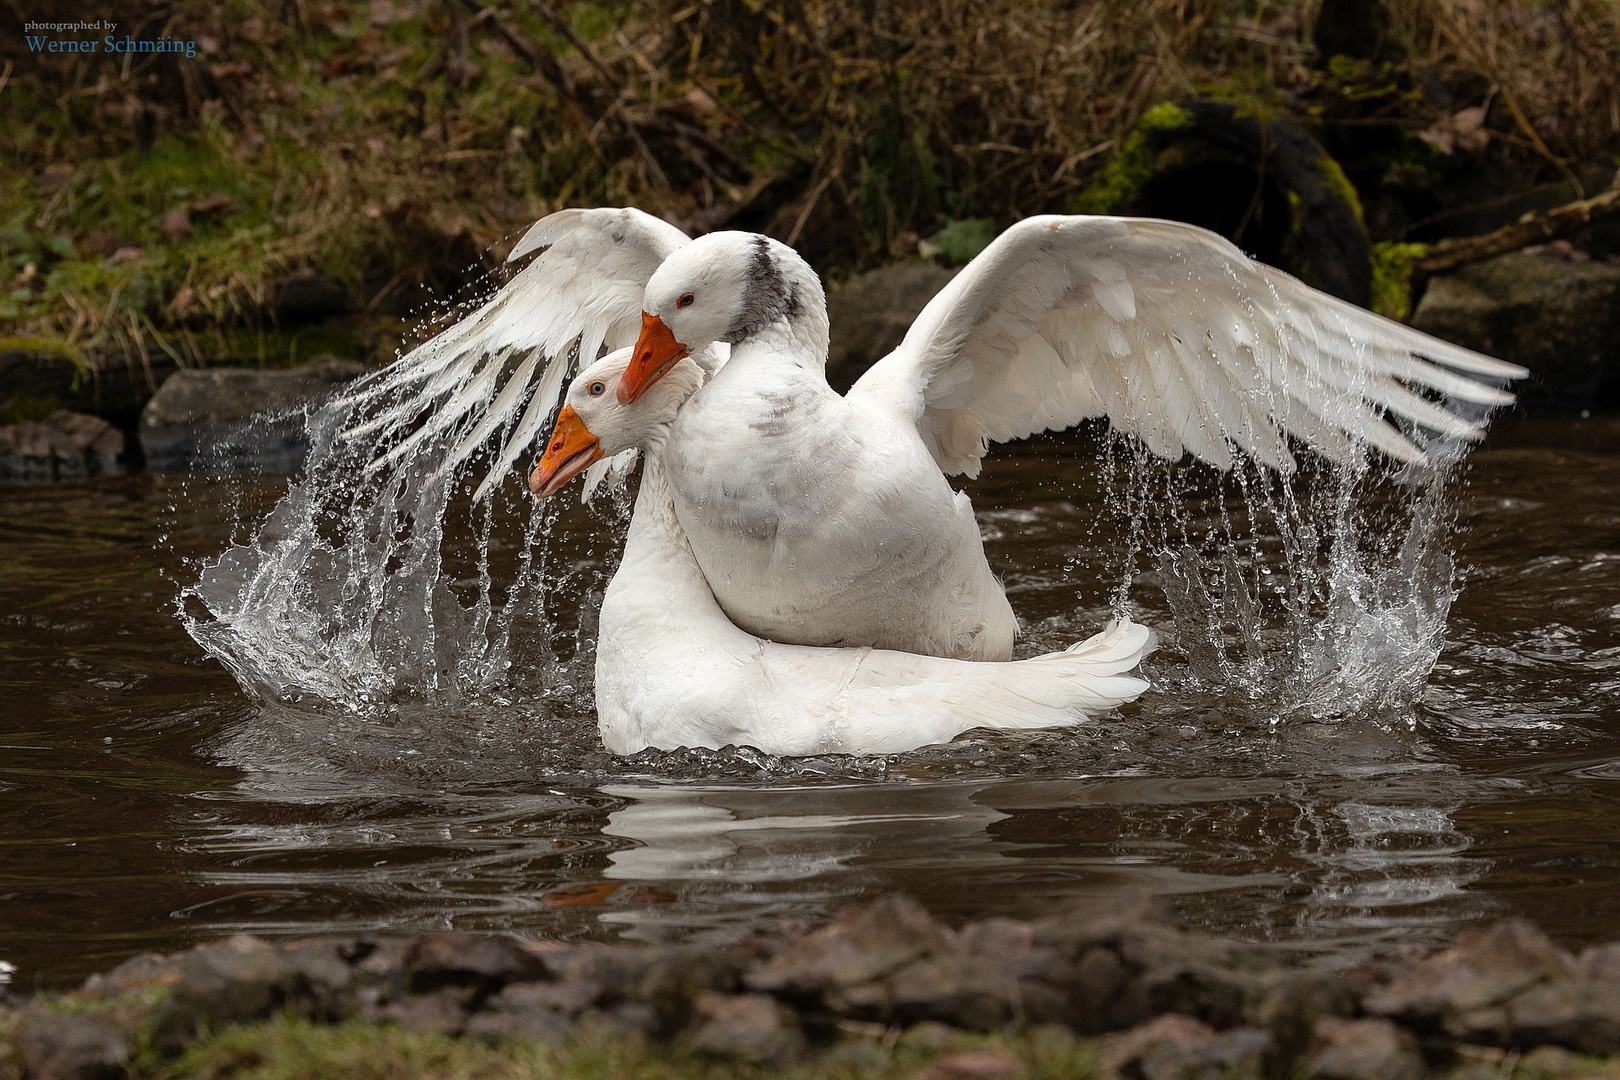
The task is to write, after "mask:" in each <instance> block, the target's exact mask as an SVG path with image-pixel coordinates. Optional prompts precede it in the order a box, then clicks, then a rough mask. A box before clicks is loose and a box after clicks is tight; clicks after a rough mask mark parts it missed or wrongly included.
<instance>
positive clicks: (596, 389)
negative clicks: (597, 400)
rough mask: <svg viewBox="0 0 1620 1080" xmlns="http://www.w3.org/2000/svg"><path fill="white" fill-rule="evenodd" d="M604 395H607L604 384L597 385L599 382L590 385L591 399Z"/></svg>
mask: <svg viewBox="0 0 1620 1080" xmlns="http://www.w3.org/2000/svg"><path fill="white" fill-rule="evenodd" d="M605 393H607V385H606V384H605V383H599V382H593V383H591V386H590V394H591V397H601V396H602V395H603V394H605Z"/></svg>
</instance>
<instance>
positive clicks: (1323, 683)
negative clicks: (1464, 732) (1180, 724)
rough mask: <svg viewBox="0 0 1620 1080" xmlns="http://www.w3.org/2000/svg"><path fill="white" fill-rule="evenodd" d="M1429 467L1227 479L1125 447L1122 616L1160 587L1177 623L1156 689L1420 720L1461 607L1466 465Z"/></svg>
mask: <svg viewBox="0 0 1620 1080" xmlns="http://www.w3.org/2000/svg"><path fill="white" fill-rule="evenodd" d="M1429 449H1430V452H1431V464H1427V465H1407V466H1402V467H1395V466H1392V465H1389V464H1388V463H1386V462H1382V461H1378V460H1373V459H1370V458H1369V457H1368V456H1366V455H1362V456H1361V457H1359V458H1357V459H1356V460H1355V461H1353V462H1352V463H1350V464H1346V465H1334V464H1331V463H1327V462H1324V461H1322V460H1320V459H1309V460H1306V461H1302V468H1301V469H1300V471H1299V472H1298V473H1296V474H1295V475H1293V476H1280V475H1278V474H1277V473H1275V472H1272V471H1269V470H1265V469H1262V468H1259V467H1256V466H1254V465H1252V464H1249V463H1241V462H1240V463H1239V464H1238V465H1236V466H1235V467H1234V468H1233V469H1232V470H1231V472H1230V473H1227V474H1225V475H1221V474H1217V473H1215V472H1214V470H1211V469H1209V468H1207V467H1204V466H1200V465H1197V464H1185V465H1176V466H1169V465H1165V464H1164V463H1163V462H1160V461H1156V460H1153V459H1151V458H1150V457H1149V456H1148V455H1146V454H1145V452H1143V451H1142V450H1141V449H1140V448H1139V447H1135V446H1128V447H1124V448H1122V447H1121V446H1120V444H1119V443H1116V444H1115V446H1114V448H1113V452H1112V453H1111V454H1110V458H1109V464H1107V465H1106V466H1105V469H1104V476H1105V480H1104V482H1105V483H1106V484H1107V485H1108V487H1109V489H1110V491H1111V492H1112V496H1111V499H1110V504H1111V509H1112V510H1113V512H1114V513H1115V514H1116V515H1118V516H1119V517H1120V518H1121V519H1122V520H1123V521H1125V522H1126V523H1127V524H1126V527H1125V532H1126V534H1127V538H1128V539H1127V543H1126V545H1125V551H1124V554H1123V555H1122V556H1121V557H1120V564H1119V565H1120V566H1121V567H1122V569H1121V570H1120V571H1119V576H1118V577H1117V578H1116V580H1118V581H1120V582H1121V584H1120V586H1119V588H1118V590H1117V591H1116V593H1115V598H1114V603H1115V606H1116V608H1123V607H1124V606H1125V605H1126V604H1127V602H1128V598H1129V596H1130V589H1131V586H1132V585H1133V584H1138V583H1139V584H1142V585H1156V586H1157V587H1158V588H1159V589H1160V590H1162V594H1163V599H1164V602H1165V603H1167V604H1168V608H1169V614H1170V617H1171V622H1172V625H1173V630H1172V633H1171V634H1170V635H1169V644H1170V645H1171V649H1170V650H1169V652H1170V654H1171V655H1172V656H1177V655H1179V659H1180V660H1181V665H1180V666H1179V667H1178V668H1173V669H1172V670H1170V671H1168V672H1166V673H1165V674H1166V675H1167V676H1168V678H1164V679H1161V680H1160V688H1161V689H1163V690H1166V691H1168V692H1170V693H1173V694H1183V695H1189V696H1191V695H1201V696H1204V697H1206V698H1209V699H1210V700H1220V699H1224V700H1228V701H1230V702H1231V703H1233V704H1237V705H1239V707H1240V711H1242V712H1243V713H1245V714H1247V715H1250V716H1256V717H1264V718H1266V719H1267V720H1268V721H1269V722H1270V723H1272V724H1276V723H1279V722H1282V721H1285V720H1289V719H1304V720H1327V719H1342V718H1351V717H1361V716H1370V717H1378V718H1384V719H1388V718H1392V717H1403V718H1405V719H1408V720H1409V719H1410V716H1411V706H1412V704H1413V703H1414V701H1415V700H1416V698H1417V696H1418V694H1419V693H1420V692H1421V691H1422V689H1423V686H1424V683H1425V681H1426V680H1427V678H1428V675H1429V672H1430V671H1431V670H1432V669H1433V667H1434V664H1435V662H1436V660H1437V659H1438V657H1439V655H1440V650H1441V646H1442V644H1443V642H1444V635H1445V627H1446V617H1447V614H1448V613H1449V611H1450V608H1451V603H1452V601H1453V600H1454V599H1455V597H1456V595H1457V586H1456V581H1455V579H1456V568H1455V565H1454V560H1453V557H1452V544H1451V539H1452V527H1453V523H1454V505H1453V501H1452V500H1451V499H1450V498H1449V497H1448V493H1449V492H1450V490H1451V487H1452V486H1453V484H1454V481H1455V479H1456V476H1457V473H1458V468H1457V464H1458V461H1459V460H1460V457H1461V454H1460V451H1459V449H1458V448H1456V447H1453V446H1450V445H1448V444H1444V443H1435V444H1432V445H1431V446H1430V448H1429Z"/></svg>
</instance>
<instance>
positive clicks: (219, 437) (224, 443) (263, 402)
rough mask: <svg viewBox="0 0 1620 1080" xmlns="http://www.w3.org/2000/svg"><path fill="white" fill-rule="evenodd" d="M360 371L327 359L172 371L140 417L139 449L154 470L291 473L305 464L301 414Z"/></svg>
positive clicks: (358, 367)
mask: <svg viewBox="0 0 1620 1080" xmlns="http://www.w3.org/2000/svg"><path fill="white" fill-rule="evenodd" d="M364 371H365V368H364V367H363V366H362V365H360V364H358V363H355V362H354V361H350V360H338V359H336V358H333V357H327V358H324V359H317V360H313V361H311V362H310V363H308V364H305V365H303V366H302V367H298V368H294V369H292V370H290V371H266V370H262V369H258V368H202V369H195V368H194V369H189V370H186V371H177V372H175V373H174V374H173V375H171V376H169V378H168V379H167V381H165V382H164V383H163V385H162V386H161V387H160V388H159V389H158V392H157V393H156V394H154V395H153V396H152V400H151V401H148V402H147V403H146V407H145V409H143V410H142V411H141V423H140V438H141V450H142V451H143V452H144V453H145V455H146V467H147V468H148V469H151V470H154V471H157V472H185V471H206V472H212V473H241V472H291V471H293V470H294V469H296V468H297V467H298V465H299V463H300V462H302V461H303V459H304V453H305V451H306V450H307V449H308V445H307V443H306V441H305V436H304V410H305V409H306V408H307V407H308V406H310V405H312V404H314V403H316V402H318V401H320V400H321V399H322V398H324V397H326V396H327V395H328V394H330V393H331V392H332V390H333V389H334V388H335V387H337V386H340V385H342V384H343V383H345V382H348V381H349V380H350V379H353V378H355V377H356V376H358V375H360V374H362V373H363V372H364Z"/></svg>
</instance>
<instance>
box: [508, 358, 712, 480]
mask: <svg viewBox="0 0 1620 1080" xmlns="http://www.w3.org/2000/svg"><path fill="white" fill-rule="evenodd" d="M632 355H633V350H631V349H620V350H618V351H617V352H611V353H608V354H607V355H606V356H604V357H602V358H601V359H600V360H598V361H596V363H594V364H592V365H590V366H589V367H587V368H585V369H584V370H583V371H581V372H580V373H579V374H578V375H576V376H574V381H573V382H571V383H569V384H568V392H567V394H565V395H564V397H563V407H562V409H561V411H559V412H558V413H557V419H556V422H555V423H553V424H552V426H551V435H550V436H549V437H548V438H547V439H546V449H545V452H544V453H542V454H541V455H540V461H539V462H538V463H537V464H536V465H535V467H534V471H533V472H531V473H530V474H529V490H530V491H532V492H534V493H535V495H537V496H539V497H540V498H542V499H545V498H549V497H550V496H552V495H555V494H556V493H557V492H558V491H559V490H561V489H562V487H563V485H565V484H567V483H568V481H570V480H572V479H573V478H574V477H576V476H578V475H579V474H580V473H582V472H584V471H585V470H586V469H587V468H589V467H590V466H591V464H592V463H593V462H596V461H599V460H601V459H602V458H604V457H609V456H611V455H613V454H617V453H620V452H621V451H624V450H629V449H631V448H632V447H640V448H642V449H646V450H653V449H656V448H657V447H658V446H659V445H660V444H661V443H662V442H663V439H664V436H665V435H666V434H668V432H669V426H670V424H672V423H674V422H675V414H676V413H677V412H679V411H680V408H681V406H682V405H684V404H686V399H687V398H689V397H691V396H692V395H693V394H694V393H696V392H697V388H698V387H699V386H701V385H702V384H703V372H702V370H701V369H700V368H699V367H698V366H697V365H696V364H695V363H693V362H692V361H690V360H685V359H678V360H677V361H676V362H675V363H673V364H671V366H670V368H669V369H668V370H667V371H666V372H665V373H664V376H663V377H662V378H661V379H660V380H659V381H658V385H657V386H653V387H649V388H648V389H647V391H646V392H645V393H643V394H642V396H641V397H640V398H638V399H637V400H635V401H633V402H631V401H623V400H620V396H619V386H620V382H621V380H622V379H623V378H624V374H625V369H626V368H628V367H629V366H630V363H631V358H632Z"/></svg>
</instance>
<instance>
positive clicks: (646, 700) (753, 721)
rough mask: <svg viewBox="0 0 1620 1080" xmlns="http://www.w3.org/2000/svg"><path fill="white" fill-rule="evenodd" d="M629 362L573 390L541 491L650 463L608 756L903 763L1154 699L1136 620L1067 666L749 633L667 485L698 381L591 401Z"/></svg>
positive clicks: (673, 379)
mask: <svg viewBox="0 0 1620 1080" xmlns="http://www.w3.org/2000/svg"><path fill="white" fill-rule="evenodd" d="M628 360H629V354H628V351H625V352H621V353H618V354H612V355H609V356H607V357H604V358H603V359H602V360H601V361H598V362H597V363H596V364H595V365H592V366H591V367H590V368H587V369H586V371H584V372H582V373H581V374H580V376H579V377H578V378H577V379H576V380H575V382H574V386H573V389H571V390H570V392H569V397H568V406H567V408H566V409H565V411H564V414H563V416H562V417H560V418H559V422H558V425H557V430H558V431H559V432H563V431H565V430H566V431H571V432H572V433H573V434H572V436H571V437H570V436H568V435H565V434H557V435H554V436H553V439H552V440H551V445H550V446H549V447H548V450H547V453H546V456H545V457H543V458H542V460H541V463H540V465H539V466H537V468H536V470H535V474H534V476H533V477H531V480H530V484H531V487H533V488H535V489H536V490H537V491H539V492H541V493H543V494H546V495H549V494H551V493H553V492H555V491H556V490H557V489H558V488H560V486H561V484H562V483H565V482H566V481H567V480H568V478H569V477H571V476H573V475H575V474H577V473H579V472H582V471H584V469H585V467H586V464H587V462H586V460H585V458H586V457H588V456H590V455H591V454H592V453H594V454H595V456H596V457H601V458H605V456H606V455H608V454H612V453H618V452H622V451H623V450H625V449H628V448H629V446H632V445H633V446H638V447H640V449H641V450H642V457H643V462H644V464H643V471H642V478H641V488H640V491H639V492H638V494H637V496H636V502H635V508H634V512H633V515H632V518H631V522H630V532H629V536H628V538H627V539H626V542H625V549H624V558H623V560H622V561H621V563H620V564H619V569H618V571H617V572H616V573H615V574H614V576H613V580H612V581H611V582H610V583H609V585H608V589H607V592H606V594H605V596H604V597H603V600H602V608H601V618H600V624H599V632H598V636H597V654H596V704H597V714H598V719H599V723H600V726H601V732H602V739H603V742H604V743H605V744H606V746H607V748H608V750H609V751H610V752H612V753H615V754H632V753H635V752H637V751H639V750H643V749H646V748H648V747H652V748H657V749H666V750H667V749H676V748H679V747H709V748H718V747H722V746H727V745H738V746H752V747H755V748H757V749H760V750H763V751H765V752H767V753H771V754H779V755H807V754H831V753H844V754H882V753H896V752H900V751H905V750H912V749H915V748H917V747H919V746H925V745H929V744H934V743H943V742H948V741H950V740H951V739H953V738H955V737H956V736H957V735H959V734H961V733H962V732H964V731H967V730H969V729H974V728H984V729H1002V730H1005V729H1033V728H1051V727H1060V726H1065V725H1072V724H1074V723H1077V722H1079V721H1080V720H1082V719H1084V718H1086V717H1088V716H1095V715H1097V714H1098V713H1101V712H1106V711H1108V710H1109V709H1112V708H1115V707H1116V706H1118V705H1120V704H1123V703H1124V702H1127V701H1130V700H1132V699H1134V698H1135V697H1137V696H1138V695H1139V694H1141V693H1142V692H1143V691H1144V690H1145V689H1146V688H1147V683H1146V682H1144V681H1143V680H1141V679H1139V678H1135V677H1132V676H1130V675H1129V674H1127V673H1128V672H1129V671H1130V670H1131V669H1132V668H1134V667H1136V665H1137V664H1138V663H1139V662H1140V660H1141V658H1142V657H1143V656H1144V655H1145V654H1146V653H1147V652H1148V651H1149V649H1150V648H1151V635H1150V633H1149V631H1148V630H1147V629H1146V628H1145V627H1143V626H1141V625H1139V624H1136V623H1133V622H1130V621H1129V620H1121V621H1119V622H1117V623H1115V624H1113V625H1112V626H1110V627H1109V628H1108V629H1106V630H1104V631H1103V632H1102V633H1099V634H1097V635H1095V636H1094V637H1092V638H1089V639H1087V640H1086V641H1083V642H1081V643H1080V644H1078V645H1075V646H1074V647H1073V648H1071V649H1069V650H1067V651H1065V652H1059V653H1051V654H1048V655H1045V656H1038V657H1035V658H1032V659H1029V660H1022V661H1016V662H1007V663H973V662H969V661H962V660H951V659H944V658H940V657H936V656H924V655H918V654H915V653H904V652H896V651H893V650H886V649H873V648H867V647H855V648H827V647H813V646H801V645H786V644H780V643H778V642H774V641H770V640H766V639H763V638H761V637H758V636H756V635H753V634H750V633H748V632H747V631H745V630H742V629H740V628H739V627H737V626H736V625H734V624H733V623H732V621H731V620H730V619H729V618H728V617H727V615H726V613H725V612H724V611H723V610H722V609H721V608H720V605H719V604H718V603H717V602H716V600H715V598H714V595H713V593H712V592H711V590H710V588H709V583H708V580H707V578H706V577H705V575H704V573H703V570H702V569H701V567H700V566H699V565H698V562H697V560H696V558H695V557H694V555H693V551H692V547H691V545H690V544H689V543H688V541H687V538H686V536H685V533H684V531H683V530H682V528H681V524H680V519H679V517H678V516H677V514H676V510H675V502H674V498H673V496H672V493H671V490H670V486H669V484H668V483H667V479H666V463H665V455H666V453H667V449H668V447H669V446H670V445H671V442H670V440H669V439H668V432H669V430H670V426H671V423H672V421H673V420H674V418H675V415H676V413H677V409H678V406H679V404H680V402H681V400H683V399H684V396H685V395H686V394H688V393H689V392H690V389H691V388H692V387H694V386H695V384H696V381H697V379H698V378H699V376H698V374H697V371H696V368H695V367H694V366H693V365H691V364H689V363H688V364H683V365H681V369H682V370H678V371H677V372H672V373H671V375H670V376H669V378H667V379H666V380H665V382H664V383H663V384H660V386H659V387H656V388H654V390H653V391H652V392H650V393H649V395H648V397H647V398H644V399H643V400H642V401H640V402H637V403H636V404H635V405H629V406H626V405H621V404H619V403H618V402H617V401H616V400H615V399H613V398H612V397H611V396H604V395H598V397H597V398H596V399H595V400H593V399H592V398H591V397H590V395H589V387H590V386H591V384H592V383H593V382H594V383H599V384H602V385H607V386H611V385H612V384H613V383H615V382H616V381H617V378H618V376H619V374H621V373H622V371H623V368H624V366H625V364H626V363H627V362H628ZM666 387H667V389H666ZM661 391H662V393H660V392H661ZM614 412H617V413H619V415H618V416H612V415H609V414H612V413H614ZM627 444H628V445H627Z"/></svg>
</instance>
